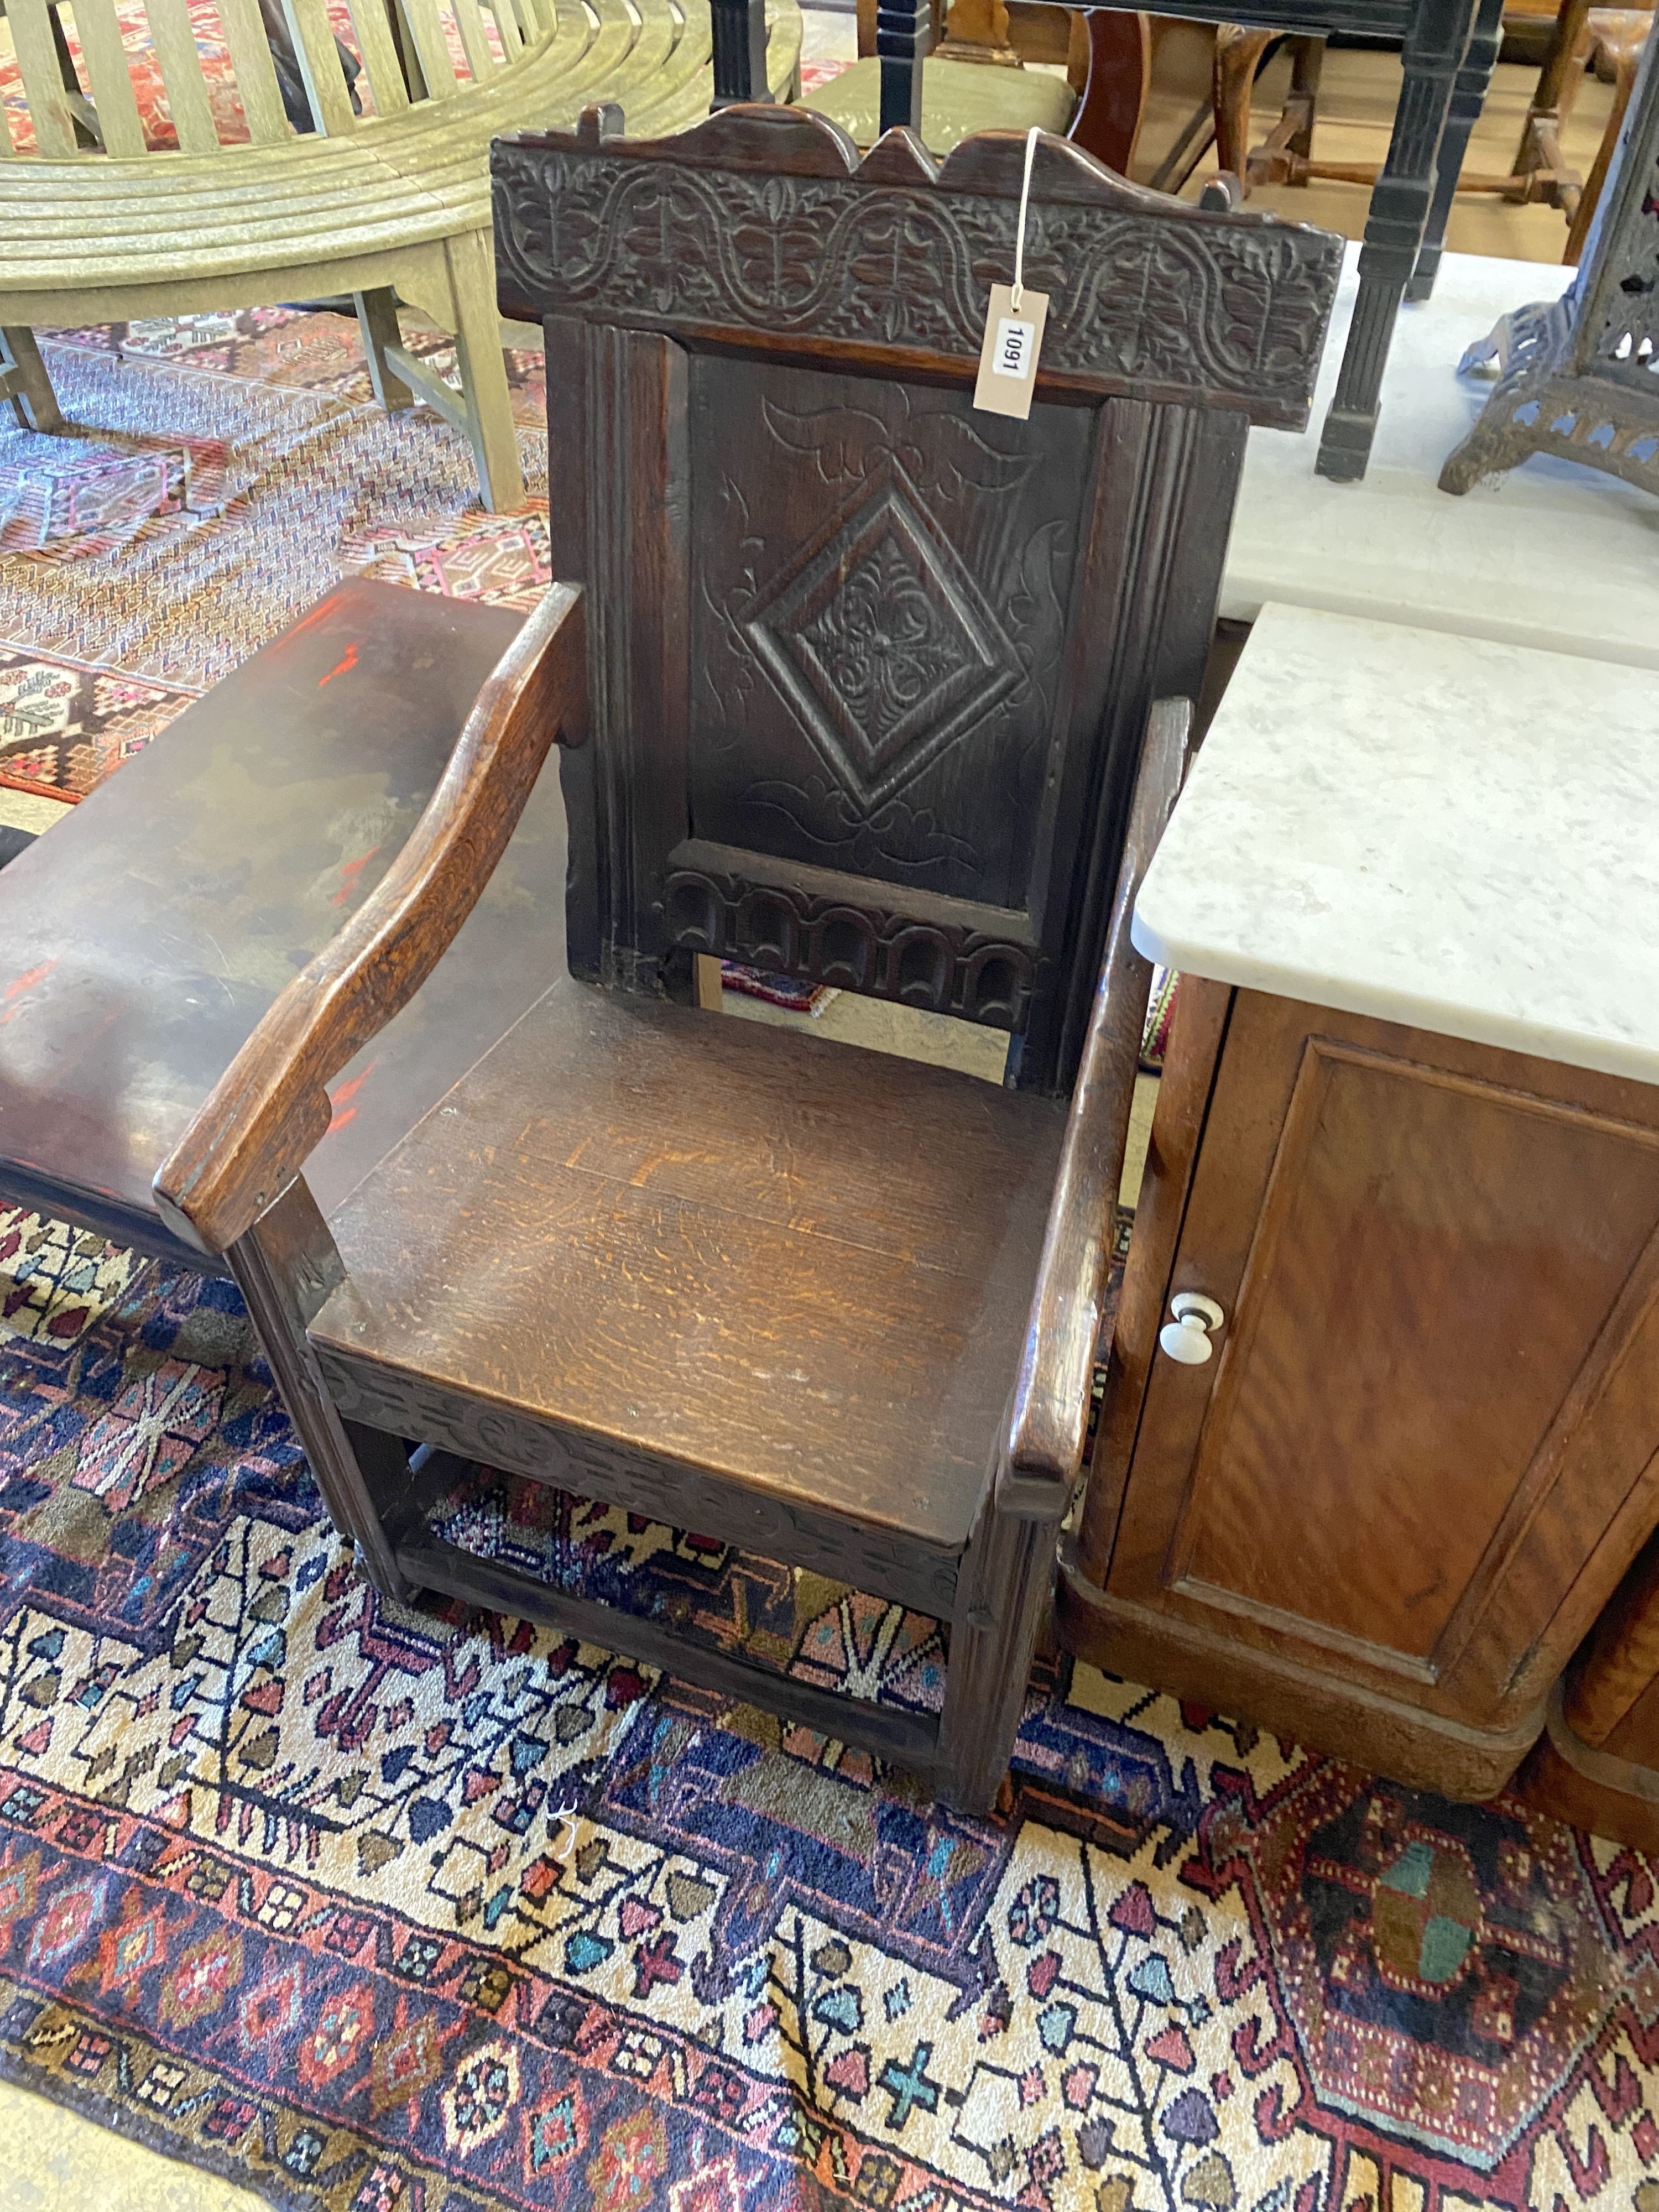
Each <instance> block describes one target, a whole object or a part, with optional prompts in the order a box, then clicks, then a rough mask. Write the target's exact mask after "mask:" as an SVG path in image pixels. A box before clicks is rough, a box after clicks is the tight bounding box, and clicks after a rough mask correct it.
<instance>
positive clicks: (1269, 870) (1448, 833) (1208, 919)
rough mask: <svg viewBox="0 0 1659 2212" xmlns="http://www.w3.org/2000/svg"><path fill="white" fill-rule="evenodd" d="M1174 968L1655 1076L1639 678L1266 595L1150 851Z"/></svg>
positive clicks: (1653, 826)
mask: <svg viewBox="0 0 1659 2212" xmlns="http://www.w3.org/2000/svg"><path fill="white" fill-rule="evenodd" d="M1133 935H1134V941H1135V943H1136V944H1137V945H1139V947H1140V949H1141V951H1143V952H1145V953H1146V954H1147V955H1148V956H1149V957H1152V959H1154V960H1161V961H1164V962H1166V963H1169V964H1170V966H1172V967H1176V968H1178V969H1182V971H1183V972H1186V973H1188V974H1193V975H1208V976H1212V977H1214V978H1215V979H1216V980H1217V981H1221V982H1227V983H1237V984H1242V985H1244V986H1246V987H1249V988H1251V989H1255V990H1260V991H1272V992H1277V993H1279V994H1282V995H1283V996H1285V997H1287V998H1293V999H1302V1000H1311V1001H1312V1002H1313V1003H1314V1004H1315V1005H1316V1006H1334V1007H1339V1008H1340V1009H1342V1010H1344V1011H1346V1012H1350V1013H1358V1014H1374V1015H1377V1016H1380V1017H1381V1018H1383V1019H1385V1020H1388V1021H1394V1022H1402V1023H1407V1024H1413V1025H1416V1026H1418V1027H1421V1028H1425V1029H1428V1030H1434V1031H1436V1032H1437V1033H1439V1034H1441V1035H1443V1036H1458V1037H1468V1038H1473V1039H1474V1040H1476V1041H1477V1042H1483V1043H1486V1044H1494V1045H1501V1046H1506V1047H1508V1048H1510V1049H1511V1050H1513V1051H1516V1052H1527V1053H1535V1054H1541V1055H1542V1056H1544V1057H1547V1058H1548V1059H1552V1060H1564V1061H1565V1062H1567V1063H1568V1064H1570V1065H1573V1066H1583V1067H1593V1068H1600V1069H1601V1070H1603V1071H1604V1072H1606V1073H1609V1074H1614V1075H1628V1076H1635V1077H1637V1078H1638V1079H1640V1080H1642V1081H1644V1082H1649V1083H1655V1082H1659V675H1655V674H1653V673H1651V672H1650V671H1647V670H1644V669H1636V668H1629V667H1620V666H1607V665H1596V664H1595V663H1593V662H1590V661H1586V660H1583V659H1574V658H1569V657H1568V656H1566V655H1564V654H1560V653H1541V652H1538V651H1535V650H1533V649H1530V648H1528V647H1519V646H1512V645H1505V644H1500V643H1498V642H1496V641H1492V640H1491V639H1485V638H1466V637H1456V636H1453V635H1449V634H1447V633H1445V632H1443V631H1437V630H1425V629H1405V628H1401V627H1396V626H1395V625H1391V624H1389V623H1381V622H1372V621H1363V620H1359V619H1357V618H1355V617H1350V616H1342V615H1331V614H1324V613H1321V612H1317V611H1314V610H1311V609H1308V608H1300V607H1278V606H1269V607H1265V608H1263V609H1262V611H1261V617H1260V618H1259V620H1258V621H1257V623H1256V625H1255V629H1253V630H1252V631H1251V633H1250V636H1249V643H1248V644H1247V645H1246V646H1245V648H1244V652H1243V658H1242V659H1240V661H1239V664H1238V667H1237V671H1236V673H1235V674H1234V677H1233V679H1232V682H1231V684H1230V685H1229V687H1228V689H1227V692H1226V695H1225V697H1224V698H1223V700H1222V702H1221V706H1220V709H1219V711H1218V714H1217V715H1216V718H1215V721H1214V723H1213V724H1212V726H1211V729H1210V732H1209V735H1208V737H1207V738H1206V739H1205V742H1204V745H1203V748H1202V750H1201V751H1200V754H1199V756H1198V759H1197V761H1196V763H1194V767H1193V769H1192V772H1191V774H1190V775H1189V776H1188V783H1187V787H1186V789H1185V791H1184V792H1183V793H1182V796H1181V799H1180V801H1179V803H1178V804H1177V805H1176V811H1175V814H1174V817H1173V819H1172V820H1171V822H1170V827H1169V829H1168V831H1167V832H1166V833H1165V836H1164V842H1163V843H1162V845H1161V846H1160V847H1159V848H1158V852H1157V854H1155V855H1154V857H1153V860H1152V866H1151V868H1150V869H1149V870H1148V872H1147V874H1146V881H1145V883H1144V884H1143V886H1142V889H1141V893H1140V897H1139V902H1138V903H1137V906H1136V908H1135V918H1134V925H1133Z"/></svg>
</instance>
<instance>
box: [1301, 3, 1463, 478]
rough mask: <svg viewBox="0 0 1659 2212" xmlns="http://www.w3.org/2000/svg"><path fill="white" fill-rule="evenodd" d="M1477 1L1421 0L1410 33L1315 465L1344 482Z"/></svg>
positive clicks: (1368, 419) (1359, 468)
mask: <svg viewBox="0 0 1659 2212" xmlns="http://www.w3.org/2000/svg"><path fill="white" fill-rule="evenodd" d="M1474 7H1475V0H1419V6H1418V9H1417V12H1416V14H1415V15H1413V19H1412V23H1411V28H1410V30H1409V31H1408V32H1407V37H1406V49H1405V52H1404V54H1403V56H1402V60H1403V62H1404V64H1405V82H1404V84H1403V85H1402V86H1401V92H1400V105H1399V106H1398V108H1397V109H1396V110H1395V118H1394V136H1393V137H1392V138H1391V139H1390V140H1389V153H1388V159H1387V160H1386V161H1384V162H1383V173H1382V175H1381V176H1380V177H1379V178H1378V179H1377V180H1376V188H1375V189H1374V190H1373V191H1372V193H1371V204H1370V214H1369V215H1368V216H1367V217H1366V219H1365V242H1364V245H1363V246H1361V247H1360V249H1359V297H1358V300H1357V301H1355V302H1354V311H1353V323H1352V327H1351V328H1350V330H1349V331H1348V344H1347V349H1346V352H1345V353H1344V354H1343V356H1342V368H1341V371H1340V374H1339V375H1338V378H1337V381H1336V397H1335V398H1334V399H1333V400H1332V402H1331V411H1330V413H1329V414H1328V416H1326V417H1325V428H1324V432H1323V435H1322V437H1321V439H1320V444H1319V459H1318V461H1317V462H1316V469H1317V471H1318V473H1319V474H1320V475H1321V476H1322V477H1333V478H1334V479H1335V480H1336V482H1338V483H1357V482H1358V479H1359V478H1360V477H1363V476H1364V473H1365V464H1366V462H1367V461H1368V460H1369V459H1370V451H1371V440H1372V439H1373V438H1374V437H1375V436H1376V401H1377V394H1378V392H1380V391H1381V390H1382V386H1383V368H1384V366H1385V365H1386V363H1387V361H1388V358H1389V339H1390V338H1391V337H1393V335H1394V323H1395V315H1396V314H1397V313H1398V312H1399V308H1400V302H1401V299H1402V298H1403V297H1404V295H1405V290H1406V285H1407V282H1408V280H1409V279H1410V276H1411V274H1412V271H1413V269H1414V268H1415V267H1416V265H1417V256H1418V250H1419V247H1420V246H1421V245H1422V243H1423V234H1424V230H1425V227H1426V225H1427V222H1428V218H1429V203H1430V200H1431V198H1432V197H1433V193H1434V180H1435V161H1436V157H1437V155H1438V154H1439V151H1440V140H1441V136H1442V134H1443V131H1444V130H1445V127H1446V114H1447V111H1448V109H1449V107H1450V105H1451V95H1452V84H1453V81H1454V79H1455V77H1456V75H1457V72H1458V70H1460V69H1461V68H1462V64H1463V57H1464V55H1465V53H1466V52H1467V51H1468V44H1469V36H1470V30H1471V26H1472V23H1473V19H1474Z"/></svg>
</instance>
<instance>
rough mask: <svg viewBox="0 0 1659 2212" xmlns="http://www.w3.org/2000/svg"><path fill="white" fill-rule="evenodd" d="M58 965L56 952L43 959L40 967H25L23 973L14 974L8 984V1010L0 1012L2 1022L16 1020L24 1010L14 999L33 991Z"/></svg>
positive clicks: (6, 1003) (6, 1000) (6, 990)
mask: <svg viewBox="0 0 1659 2212" xmlns="http://www.w3.org/2000/svg"><path fill="white" fill-rule="evenodd" d="M57 965H58V957H57V955H56V954H55V953H54V954H53V956H52V958H51V959H50V960H43V961H42V962H41V963H40V966H39V967H38V968H27V969H24V971H23V973H22V974H21V975H15V976H14V977H13V978H12V980H11V981H10V982H9V983H8V984H7V986H6V989H5V1006H6V1011H5V1012H4V1013H3V1014H0V1022H10V1021H15V1019H16V1018H17V1017H18V1015H19V1014H21V1012H22V1011H23V1009H22V1008H21V1006H17V1005H15V1003H14V1001H15V1000H18V999H21V997H22V995H23V994H24V993H25V992H26V991H32V990H33V988H34V987H35V985H36V984H37V983H43V982H45V981H46V977H47V976H48V975H51V973H52V969H54V968H55V967H56V966H57Z"/></svg>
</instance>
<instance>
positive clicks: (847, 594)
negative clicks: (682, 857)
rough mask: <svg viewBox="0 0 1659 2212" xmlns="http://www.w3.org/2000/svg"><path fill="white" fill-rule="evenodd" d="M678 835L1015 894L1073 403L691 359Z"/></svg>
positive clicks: (1043, 698)
mask: <svg viewBox="0 0 1659 2212" xmlns="http://www.w3.org/2000/svg"><path fill="white" fill-rule="evenodd" d="M690 413H691V430H692V435H691V441H690V444H691V482H692V513H693V529H692V552H691V559H692V575H691V618H692V655H691V662H692V667H693V670H694V671H696V676H695V679H694V687H693V692H692V700H691V727H690V787H691V788H690V798H691V821H692V835H693V836H694V837H696V838H700V839H705V840H708V841H710V842H715V843H719V844H722V845H726V846H735V847H738V848H743V849H744V850H747V851H750V852H757V853H764V854H771V855H773V856H775V857H776V858H778V859H780V860H795V861H804V862H806V863H808V864H811V865H813V866H817V867H822V868H829V869H832V870H836V871H842V872H848V873H850V874H855V875H858V876H862V877H873V878H877V879H878V880H881V881H884V882H888V883H891V884H896V885H898V884H903V885H909V886H913V887H915V888H918V889H925V890H933V891H938V892H944V893H946V894H949V895H951V896H955V897H958V898H966V899H973V900H975V901H978V902H981V903H983V904H987V905H990V906H994V907H1000V908H1007V909H1018V908H1021V907H1022V906H1023V904H1024V901H1025V899H1026V896H1027V894H1028V890H1029V886H1030V877H1031V870H1032V866H1033V860H1034V854H1035V847H1036V838H1037V836H1038V830H1039V816H1040V809H1041V801H1042V791H1043V787H1044V782H1045V777H1046V774H1047V770H1048V766H1049V756H1050V752H1051V749H1052V745H1053V743H1054V738H1053V726H1054V712H1055V699H1054V691H1055V684H1056V679H1057V675H1058V670H1059V665H1060V647H1061V644H1062V641H1063V639H1064V636H1065V631H1066V608H1067V604H1068V599H1069V595H1070V591H1071V586H1072V577H1073V565H1074V562H1075V557H1076V549H1077V542H1078V528H1079V505H1080V502H1081V501H1082V499H1083V497H1084V495H1085V488H1086V486H1087V483H1088V481H1089V478H1090V474H1091V451H1092V439H1093V435H1094V418H1093V416H1092V415H1091V412H1090V411H1089V410H1085V409H1081V408H1070V407H1059V406H1045V407H1041V408H1039V409H1037V410H1036V412H1035V414H1034V415H1033V417H1032V420H1031V422H1030V423H1027V424H1018V423H1004V422H997V421H995V420H994V419H992V418H988V417H985V416H975V415H974V413H973V411H972V410H971V408H970V406H969V401H968V397H967V395H966V394H965V393H962V392H944V391H939V392H934V391H928V390H926V389H923V388H921V387H917V386H912V387H906V386H899V385H893V384H887V383H878V382H875V381H874V380H871V379H867V378H859V377H853V376H843V375H837V374H821V373H817V372H812V371H806V370H798V369H791V368H779V367H772V366H769V365H766V364H761V363H756V362H732V361H731V360H716V359H713V358H709V357H707V356H704V357H701V358H696V359H694V361H693V362H692V364H691V391H690Z"/></svg>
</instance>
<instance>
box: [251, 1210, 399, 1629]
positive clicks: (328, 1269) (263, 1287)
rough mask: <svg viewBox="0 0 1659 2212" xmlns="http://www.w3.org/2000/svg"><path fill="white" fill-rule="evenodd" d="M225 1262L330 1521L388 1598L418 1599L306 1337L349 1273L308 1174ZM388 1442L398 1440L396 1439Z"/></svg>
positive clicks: (256, 1225)
mask: <svg viewBox="0 0 1659 2212" xmlns="http://www.w3.org/2000/svg"><path fill="white" fill-rule="evenodd" d="M225 1260H226V1262H227V1264H228V1267H229V1268H230V1271H231V1273H232V1274H233V1275H234V1277H235V1279H236V1286H237V1288H238V1289H239V1290H240V1291H241V1293H242V1296H243V1297H244V1298H245V1299H246V1301H247V1309H248V1311H249V1313H250V1314H251V1315H252V1319H253V1326H254V1328H255V1329H256V1331H257V1332H258V1338H259V1342H260V1345H261V1346H262V1347H263V1349H264V1355H265V1358H267V1359H268V1360H269V1361H270V1371H271V1374H272V1376H273V1377H274V1378H275V1381H276V1394H277V1395H278V1397H280V1398H281V1400H282V1401H283V1408H284V1410H285V1411H286V1413H287V1414H288V1417H289V1420H290V1421H292V1422H293V1424H294V1426H295V1431H297V1432H298V1435H299V1438H300V1442H301V1444H302V1445H303V1447H304V1449H305V1455H306V1457H307V1460H308V1461H309V1462H310V1465H311V1472H312V1474H313V1476H314V1477H315V1478H316V1482H317V1487H318V1488H319V1490H320V1491H321V1492H322V1493H323V1503H324V1504H325V1505H326V1507H327V1508H328V1514H329V1518H330V1520H331V1521H332V1522H333V1523H334V1526H335V1528H337V1530H338V1531H339V1533H340V1534H341V1535H343V1536H346V1537H349V1539H350V1540H351V1541H352V1542H353V1543H354V1544H355V1545H356V1550H357V1556H358V1559H360V1560H361V1561H362V1566H363V1569H364V1571H365V1572H366V1573H367V1575H368V1578H369V1580H370V1581H371V1582H372V1583H374V1587H375V1589H378V1590H379V1591H380V1593H381V1594H382V1595H384V1596H386V1597H390V1598H399V1599H407V1598H409V1597H410V1596H411V1595H413V1591H412V1589H411V1586H410V1583H409V1581H408V1580H407V1578H406V1577H404V1574H403V1573H402V1572H401V1571H400V1570H399V1568H398V1559H397V1553H396V1551H395V1549H394V1547H393V1546H392V1543H391V1542H390V1541H389V1540H388V1538H387V1536H386V1530H385V1528H384V1527H383V1525H382V1523H381V1520H380V1514H379V1512H378V1511H377V1510H376V1508H375V1504H374V1499H373V1498H372V1497H371V1495H370V1493H369V1488H368V1483H367V1482H366V1481H365V1480H364V1477H363V1470H362V1466H361V1465H360V1464H359V1462H358V1458H357V1454H356V1450H355V1449H353V1445H352V1440H351V1438H350V1437H349V1436H348V1435H347V1433H346V1430H345V1425H344V1424H343V1422H342V1420H341V1419H340V1416H339V1414H338V1413H337V1411H336V1410H335V1406H334V1401H333V1399H332V1398H331V1396H330V1395H329V1389H328V1385H327V1383H325V1382H324V1380H323V1377H322V1372H321V1370H320V1369H319V1367H318V1364H317V1355H316V1353H315V1352H313V1350H312V1347H311V1342H310V1340H309V1339H308V1337H307V1334H306V1324H307V1322H309V1321H310V1320H311V1319H312V1317H313V1316H314V1315H315V1314H316V1313H317V1312H318V1310H319V1309H320V1307H321V1305H322V1304H323V1301H324V1299H325V1298H326V1297H327V1296H328V1294H329V1292H330V1291H331V1290H332V1289H333V1288H334V1287H335V1285H337V1283H339V1282H340V1281H341V1280H342V1279H343V1273H344V1270H343V1267H342V1266H341V1262H340V1255H339V1253H338V1252H337V1249H335V1243H334V1239H333V1237H331V1235H330V1234H329V1230H328V1224H327V1223H326V1222H325V1220H324V1219H323V1217H322V1215H321V1214H320V1213H319V1212H318V1210H317V1201H316V1200H314V1199H313V1197H312V1195H311V1193H310V1191H309V1190H308V1189H307V1188H306V1185H305V1182H304V1179H303V1178H302V1177H296V1178H295V1181H294V1182H291V1183H290V1184H289V1187H288V1188H287V1189H286V1190H285V1191H284V1192H283V1195H282V1196H281V1197H280V1198H279V1199H278V1200H276V1204H275V1205H274V1206H268V1207H267V1208H266V1209H265V1211H264V1213H262V1214H261V1215H260V1216H259V1218H258V1220H257V1221H256V1222H255V1223H254V1224H253V1225H252V1228H251V1229H250V1230H249V1231H247V1233H246V1235H245V1236H242V1237H237V1238H236V1240H235V1242H234V1243H232V1244H231V1245H230V1246H229V1247H228V1249H227V1250H226V1253H225ZM383 1441H384V1442H385V1443H387V1444H391V1443H392V1439H391V1438H389V1437H388V1438H386V1439H384V1440H383ZM394 1449H396V1447H395V1446H394Z"/></svg>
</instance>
